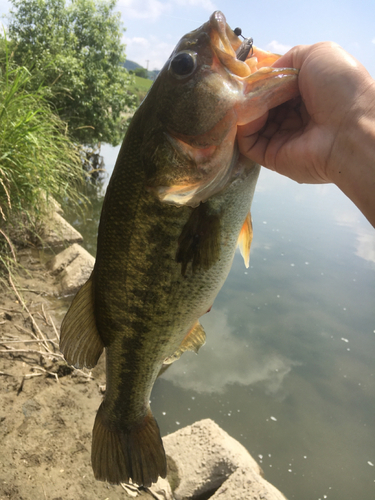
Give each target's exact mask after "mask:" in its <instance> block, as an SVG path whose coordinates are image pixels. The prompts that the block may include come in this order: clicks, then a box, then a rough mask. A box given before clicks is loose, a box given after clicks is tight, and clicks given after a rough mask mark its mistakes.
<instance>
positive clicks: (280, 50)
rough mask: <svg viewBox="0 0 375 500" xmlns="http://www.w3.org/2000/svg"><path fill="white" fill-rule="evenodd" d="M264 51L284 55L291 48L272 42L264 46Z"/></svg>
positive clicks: (275, 41)
mask: <svg viewBox="0 0 375 500" xmlns="http://www.w3.org/2000/svg"><path fill="white" fill-rule="evenodd" d="M265 48H266V50H269V51H270V52H274V53H275V54H281V55H282V54H285V52H288V50H290V49H291V48H292V47H291V45H284V44H283V43H280V42H278V41H277V40H272V42H270V43H269V44H267V45H266V47H265Z"/></svg>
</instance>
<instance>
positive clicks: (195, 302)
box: [60, 11, 298, 486]
mask: <svg viewBox="0 0 375 500" xmlns="http://www.w3.org/2000/svg"><path fill="white" fill-rule="evenodd" d="M250 40H251V39H246V44H245V45H246V46H244V49H243V50H242V49H241V45H242V44H243V43H244V42H241V40H240V38H239V37H238V36H237V35H236V33H235V32H234V31H233V30H232V29H231V28H230V27H229V26H228V24H227V22H226V19H225V16H224V14H223V13H221V12H220V11H216V12H214V13H213V14H212V15H211V17H210V18H209V20H208V21H207V22H206V23H205V24H203V25H202V26H201V27H200V28H198V29H196V30H194V31H192V32H191V33H188V34H187V35H185V36H184V37H182V39H181V40H180V41H179V42H178V44H177V46H176V47H175V49H174V50H173V52H172V54H171V56H170V57H169V59H168V61H167V62H166V64H165V65H164V67H163V69H162V70H161V72H160V74H159V75H158V77H157V79H156V80H155V82H154V83H153V85H152V87H151V89H150V90H149V93H148V94H147V96H146V98H145V99H144V101H143V102H142V103H141V105H140V106H139V108H138V110H137V111H136V112H135V114H134V116H133V118H132V120H131V123H130V125H129V127H128V130H127V132H126V135H125V138H124V141H123V143H122V146H121V149H120V152H119V155H118V158H117V161H116V165H115V168H114V171H113V174H112V176H111V179H110V182H109V185H108V188H107V191H106V196H105V200H104V203H103V207H102V213H101V218H100V223H99V229H98V243H97V255H96V260H95V265H94V268H93V271H92V274H91V276H90V278H89V279H88V281H87V282H86V283H85V284H84V285H83V286H82V288H81V289H80V290H79V291H78V293H77V294H76V296H75V298H74V299H73V301H72V303H71V305H70V308H69V310H68V312H67V314H66V316H65V318H64V319H63V322H62V325H61V339H60V349H61V351H62V353H63V354H64V357H65V359H66V361H67V362H68V363H70V364H71V365H74V366H76V367H84V366H85V367H87V368H92V367H94V366H95V365H96V364H97V361H98V359H99V357H100V356H101V354H102V352H103V350H104V349H105V353H106V392H105V397H104V399H103V401H102V403H101V405H100V407H99V409H98V412H97V414H96V418H95V423H94V427H93V433H92V453H91V462H92V468H93V472H94V476H95V478H96V479H98V480H102V481H108V482H109V483H113V484H118V483H128V482H130V481H132V482H133V483H136V484H138V485H143V486H150V485H151V484H152V483H153V482H156V481H157V479H158V477H159V476H160V477H165V476H166V472H167V469H166V456H165V451H164V448H163V443H162V439H161V436H160V431H159V427H158V424H157V422H156V420H155V418H154V416H153V414H152V411H151V408H150V394H151V390H152V387H153V385H154V382H155V380H156V378H157V377H158V374H159V373H160V371H161V370H163V369H164V367H166V366H168V365H169V364H171V363H173V362H174V361H176V360H177V359H178V358H179V357H180V356H181V355H182V353H184V352H185V351H187V350H192V351H194V352H198V350H199V348H200V347H201V346H202V345H203V344H204V343H205V339H206V334H205V331H204V329H203V327H202V325H201V324H200V322H199V318H200V317H201V316H203V315H204V314H205V313H206V312H208V311H209V310H210V309H211V307H212V305H213V302H214V299H215V297H216V295H217V294H218V292H219V290H220V289H221V287H222V285H223V284H224V281H225V279H226V278H227V275H228V273H229V270H230V268H231V265H232V261H233V258H234V254H235V251H236V248H237V246H239V248H240V251H241V254H242V256H243V258H244V262H245V265H246V266H247V267H248V265H249V253H250V245H251V240H252V220H251V215H250V207H251V203H252V199H253V195H254V190H255V186H256V183H257V179H258V174H259V171H260V166H259V165H257V164H256V163H254V162H253V161H251V160H249V159H247V158H245V157H244V156H242V155H241V154H240V152H239V149H238V147H237V141H236V135H237V126H238V125H241V124H245V123H247V122H250V121H252V120H254V119H256V118H258V117H260V116H261V115H263V114H264V113H265V112H266V111H267V110H268V109H270V108H273V107H275V106H277V105H279V104H282V103H283V102H285V101H287V100H289V99H291V98H293V97H295V96H296V95H298V85H297V79H298V71H297V70H295V69H293V68H281V69H280V68H273V67H271V64H272V63H273V62H274V61H275V60H277V58H278V57H279V56H277V55H274V54H271V53H270V52H266V51H262V50H261V49H258V48H257V47H255V46H254V45H253V43H252V40H251V41H250ZM236 53H237V54H241V56H240V57H239V58H238V57H237V55H236Z"/></svg>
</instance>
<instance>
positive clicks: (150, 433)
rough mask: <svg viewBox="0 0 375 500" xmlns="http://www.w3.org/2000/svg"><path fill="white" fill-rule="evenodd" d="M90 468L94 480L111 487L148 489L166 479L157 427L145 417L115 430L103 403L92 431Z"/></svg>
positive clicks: (164, 463)
mask: <svg viewBox="0 0 375 500" xmlns="http://www.w3.org/2000/svg"><path fill="white" fill-rule="evenodd" d="M91 464H92V468H93V471H94V476H95V478H96V479H99V480H100V481H108V482H109V483H112V484H119V483H128V482H129V479H131V480H132V481H133V482H134V483H137V484H138V485H140V486H141V485H143V486H150V485H151V483H154V482H156V481H157V480H158V477H159V476H161V477H165V476H166V475H167V462H166V458H165V452H164V447H163V443H162V440H161V437H160V431H159V427H158V424H157V422H156V420H155V418H154V416H153V414H152V413H151V410H150V409H149V410H148V413H147V415H146V416H145V417H144V419H143V420H142V421H141V422H140V423H139V424H137V425H134V426H133V427H131V428H126V427H123V428H120V427H115V426H113V425H111V424H109V422H108V421H107V418H106V415H105V411H104V409H103V403H102V404H101V405H100V407H99V410H98V413H97V415H96V419H95V423H94V428H93V431H92V451H91Z"/></svg>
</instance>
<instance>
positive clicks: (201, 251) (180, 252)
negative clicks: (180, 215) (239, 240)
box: [176, 203, 221, 276]
mask: <svg viewBox="0 0 375 500" xmlns="http://www.w3.org/2000/svg"><path fill="white" fill-rule="evenodd" d="M220 235H221V228H220V216H219V215H218V214H210V213H209V209H208V206H207V204H206V203H201V204H200V205H199V206H198V207H197V208H195V209H194V210H193V212H192V213H191V215H190V218H189V220H188V221H187V223H186V224H185V226H184V228H183V229H182V231H181V235H180V237H179V239H178V249H177V252H176V261H177V262H180V263H181V274H182V276H185V274H186V269H187V265H188V264H189V262H191V265H192V271H193V273H194V272H195V271H196V270H197V269H201V268H202V269H205V270H207V269H210V267H211V266H213V265H214V264H215V262H216V261H217V260H218V259H219V257H220Z"/></svg>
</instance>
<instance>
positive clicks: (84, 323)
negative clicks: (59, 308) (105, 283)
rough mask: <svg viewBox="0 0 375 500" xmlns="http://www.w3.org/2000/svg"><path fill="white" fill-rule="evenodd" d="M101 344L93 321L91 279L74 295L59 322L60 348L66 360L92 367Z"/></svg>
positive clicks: (96, 360)
mask: <svg viewBox="0 0 375 500" xmlns="http://www.w3.org/2000/svg"><path fill="white" fill-rule="evenodd" d="M103 348H104V344H103V341H102V339H101V338H100V335H99V332H98V330H97V328H96V324H95V314H94V301H93V293H92V278H91V277H90V278H89V280H88V281H87V282H86V283H85V284H84V285H83V286H82V288H81V289H80V290H79V291H78V293H77V295H76V296H75V297H74V299H73V302H72V303H71V305H70V307H69V310H68V312H67V313H66V315H65V318H64V319H63V322H62V324H61V335H60V350H61V352H62V353H63V354H64V357H65V359H66V361H67V362H68V363H70V364H71V365H74V366H76V367H78V368H81V367H83V366H86V367H87V368H93V367H94V366H95V365H96V363H97V362H98V359H99V357H100V355H101V353H102V352H103Z"/></svg>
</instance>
